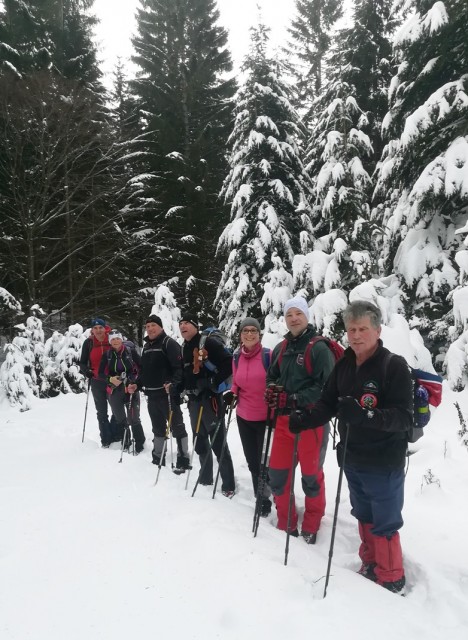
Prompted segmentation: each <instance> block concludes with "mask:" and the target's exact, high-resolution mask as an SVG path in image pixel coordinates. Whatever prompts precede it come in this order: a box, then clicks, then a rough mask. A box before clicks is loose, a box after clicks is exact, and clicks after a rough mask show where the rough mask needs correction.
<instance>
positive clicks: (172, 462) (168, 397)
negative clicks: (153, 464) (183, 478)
mask: <svg viewBox="0 0 468 640" xmlns="http://www.w3.org/2000/svg"><path fill="white" fill-rule="evenodd" d="M167 402H168V404H169V424H170V425H172V413H173V409H172V402H171V394H170V393H168V394H167ZM169 437H170V438H171V469H173V468H174V450H173V447H172V428H171V429H170V433H169Z"/></svg>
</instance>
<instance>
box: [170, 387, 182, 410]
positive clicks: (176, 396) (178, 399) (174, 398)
mask: <svg viewBox="0 0 468 640" xmlns="http://www.w3.org/2000/svg"><path fill="white" fill-rule="evenodd" d="M169 397H170V398H171V403H172V404H173V405H174V406H176V405H177V406H180V405H181V404H182V402H183V399H182V396H181V395H180V393H177V391H176V390H175V389H174V390H172V389H171V392H170V394H169Z"/></svg>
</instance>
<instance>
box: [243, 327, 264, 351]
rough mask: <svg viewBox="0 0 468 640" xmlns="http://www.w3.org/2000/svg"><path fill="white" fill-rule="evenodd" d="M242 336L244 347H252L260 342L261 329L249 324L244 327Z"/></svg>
mask: <svg viewBox="0 0 468 640" xmlns="http://www.w3.org/2000/svg"><path fill="white" fill-rule="evenodd" d="M240 337H241V343H242V344H243V345H244V347H245V348H246V349H251V348H252V347H255V345H256V344H258V343H259V342H260V331H259V330H258V329H256V328H255V327H252V326H247V327H244V328H243V329H242V331H241V334H240Z"/></svg>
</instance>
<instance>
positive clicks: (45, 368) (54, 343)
mask: <svg viewBox="0 0 468 640" xmlns="http://www.w3.org/2000/svg"><path fill="white" fill-rule="evenodd" d="M63 341H64V337H63V334H61V333H60V331H54V332H53V334H52V335H51V336H50V338H48V339H47V340H46V341H45V344H44V353H43V356H42V380H41V396H45V397H47V398H49V397H54V396H56V395H58V394H59V393H60V391H61V390H62V382H63V372H62V369H61V367H60V362H59V360H58V358H57V356H58V354H59V352H60V350H61V348H62V345H63Z"/></svg>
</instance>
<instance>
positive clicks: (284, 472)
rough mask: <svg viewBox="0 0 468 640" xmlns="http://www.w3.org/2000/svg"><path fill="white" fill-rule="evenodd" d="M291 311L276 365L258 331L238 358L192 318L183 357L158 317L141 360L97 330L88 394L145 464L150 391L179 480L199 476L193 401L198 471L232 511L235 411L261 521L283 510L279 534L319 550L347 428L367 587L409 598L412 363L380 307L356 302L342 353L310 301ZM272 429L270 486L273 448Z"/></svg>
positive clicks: (86, 369)
mask: <svg viewBox="0 0 468 640" xmlns="http://www.w3.org/2000/svg"><path fill="white" fill-rule="evenodd" d="M283 311H284V319H285V322H286V326H287V329H288V333H287V334H286V336H285V338H284V339H283V341H281V342H280V343H279V344H278V345H277V346H276V347H275V348H274V350H273V351H272V352H271V351H270V350H269V349H267V348H265V347H263V346H262V343H261V338H262V334H261V326H260V323H259V322H258V320H256V319H255V318H245V319H244V320H243V321H242V322H241V324H240V326H239V347H238V349H237V350H236V351H235V352H234V354H232V353H231V351H230V350H229V349H227V348H226V347H225V345H224V344H223V343H222V342H221V341H220V340H219V339H217V338H216V337H215V335H214V334H213V335H210V334H207V333H205V332H202V331H201V330H200V326H199V322H198V317H197V315H196V314H195V313H192V312H186V313H183V314H182V317H181V319H180V322H179V330H180V334H181V337H182V339H183V344H182V345H181V346H180V345H179V343H178V342H177V341H176V340H174V339H173V338H171V337H170V336H168V335H167V334H166V333H165V331H164V329H163V324H162V321H161V318H159V317H158V316H157V315H154V314H152V315H150V316H149V317H148V318H147V320H146V323H145V329H146V336H145V338H144V346H143V349H142V352H141V355H139V353H138V350H137V349H136V348H135V346H134V345H133V343H129V342H127V341H125V340H124V336H123V335H122V334H121V333H120V332H119V331H115V330H111V329H110V327H108V326H107V325H106V323H105V321H104V320H102V319H100V318H95V319H94V320H93V321H92V323H91V335H90V337H89V338H87V339H86V340H85V342H84V344H83V348H82V354H81V362H80V368H81V371H82V373H83V374H84V375H86V376H87V377H88V378H89V380H90V382H89V385H90V389H91V391H92V394H93V397H94V402H95V405H96V411H97V419H98V424H99V430H100V436H101V443H102V446H103V447H109V446H110V444H111V443H112V442H117V441H120V442H122V447H123V448H127V447H128V446H130V441H131V437H129V435H128V432H129V429H128V427H129V426H130V427H131V431H132V434H133V441H134V452H135V453H140V452H141V451H142V450H143V448H144V444H145V434H144V431H143V428H142V425H141V421H140V398H139V393H140V391H143V392H144V394H145V395H146V397H147V405H148V413H149V416H150V419H151V424H152V431H153V450H152V462H153V463H154V464H156V465H158V466H159V467H161V466H162V465H164V464H165V451H166V446H165V441H166V438H167V437H168V432H169V428H170V430H171V431H172V434H173V436H174V438H175V439H176V442H177V459H176V470H178V472H180V473H183V472H184V471H185V470H188V469H190V455H189V441H188V435H187V431H186V428H185V425H184V419H183V415H182V411H181V403H182V401H183V398H185V399H188V414H189V416H190V423H191V429H192V432H193V435H194V443H195V452H196V453H197V454H198V456H199V458H200V472H199V477H198V482H199V484H202V485H212V484H213V456H212V453H214V454H215V456H216V458H217V460H218V464H219V473H220V476H221V481H222V486H221V491H222V493H223V495H224V496H226V497H228V498H232V497H233V496H234V494H235V491H236V484H235V476H234V466H233V461H232V457H231V453H230V451H229V446H228V444H227V442H226V425H225V414H226V410H227V409H230V410H231V411H232V410H233V409H234V408H235V410H236V418H237V424H238V429H239V435H240V439H241V443H242V447H243V451H244V455H245V459H246V462H247V465H248V468H249V471H250V473H251V477H252V486H253V491H254V494H255V495H256V496H257V505H259V512H260V515H261V516H265V517H266V516H268V515H269V514H270V512H271V509H272V501H271V497H272V496H273V501H274V504H275V507H276V512H277V518H278V521H277V527H278V529H280V530H283V531H287V532H288V534H289V535H290V536H295V537H299V536H301V537H302V538H303V540H304V541H305V542H306V543H308V544H314V543H315V542H316V539H317V533H318V531H319V528H320V523H321V520H322V518H323V516H324V513H325V479H324V472H323V463H324V459H325V454H326V450H327V443H328V438H329V433H330V426H329V421H330V420H331V419H332V418H334V417H336V418H337V425H338V427H337V428H338V432H339V435H340V442H339V443H338V445H337V457H338V464H339V465H340V467H342V470H343V471H344V474H345V476H346V479H347V482H348V487H349V492H350V500H351V506H352V511H351V513H352V514H353V516H354V517H355V518H356V519H357V520H358V528H359V535H360V539H361V545H360V548H359V556H360V558H361V561H362V565H361V568H360V569H359V573H360V574H361V575H363V576H364V577H365V578H368V579H369V580H372V581H373V582H375V583H377V584H379V585H381V586H383V587H384V588H386V589H388V590H389V591H392V592H394V593H399V594H403V592H404V586H405V574H404V568H403V557H402V550H401V545H400V538H399V529H400V528H401V527H402V525H403V519H402V508H403V498H404V479H405V473H404V467H405V459H406V449H407V442H408V438H407V435H408V431H409V429H410V427H411V424H412V415H413V391H412V390H413V385H412V379H411V375H410V372H409V369H408V366H407V364H406V361H405V359H404V358H402V357H400V356H397V355H393V356H392V357H391V358H388V354H389V351H388V350H387V349H386V348H385V347H384V346H383V344H382V341H381V340H380V333H381V322H382V316H381V312H380V310H379V309H378V307H376V306H375V305H374V304H372V303H370V302H367V301H355V302H352V303H350V304H349V305H348V307H347V308H346V309H345V311H344V312H343V321H344V325H345V329H346V333H347V338H348V344H349V347H348V348H347V349H346V350H345V351H344V352H339V353H337V351H336V346H337V345H336V343H333V341H329V340H327V339H324V338H322V337H321V336H318V335H317V333H316V331H315V329H314V327H313V326H312V325H311V324H310V323H309V307H308V304H307V301H306V300H305V299H304V298H302V297H300V296H296V297H294V298H291V299H290V300H288V301H287V302H286V303H285V305H284V310H283ZM334 347H335V348H334ZM229 383H231V384H229ZM226 389H227V390H226ZM108 404H109V405H110V408H111V411H112V418H111V420H109V418H108V412H107V406H108ZM272 425H274V431H273V436H272V444H271V452H270V456H269V463H268V475H267V481H266V482H264V481H262V472H263V471H262V464H261V463H262V456H263V455H264V454H265V450H264V445H265V442H266V438H265V434H266V430H267V428H270V427H271V426H272ZM195 435H196V437H195ZM297 462H298V463H299V465H300V469H301V480H302V489H303V491H304V494H305V509H304V516H303V520H302V523H301V528H300V531H299V522H298V513H297V510H296V505H295V504H294V500H293V501H292V503H291V500H290V496H291V491H290V489H291V482H292V478H293V472H294V471H295V469H294V467H295V463H297Z"/></svg>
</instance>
